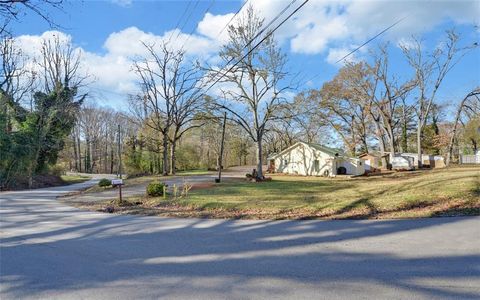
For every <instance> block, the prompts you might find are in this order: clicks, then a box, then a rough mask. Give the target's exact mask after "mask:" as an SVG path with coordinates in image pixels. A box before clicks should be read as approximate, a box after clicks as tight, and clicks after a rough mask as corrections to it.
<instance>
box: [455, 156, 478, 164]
mask: <svg viewBox="0 0 480 300" xmlns="http://www.w3.org/2000/svg"><path fill="white" fill-rule="evenodd" d="M460 163H461V164H480V155H460Z"/></svg>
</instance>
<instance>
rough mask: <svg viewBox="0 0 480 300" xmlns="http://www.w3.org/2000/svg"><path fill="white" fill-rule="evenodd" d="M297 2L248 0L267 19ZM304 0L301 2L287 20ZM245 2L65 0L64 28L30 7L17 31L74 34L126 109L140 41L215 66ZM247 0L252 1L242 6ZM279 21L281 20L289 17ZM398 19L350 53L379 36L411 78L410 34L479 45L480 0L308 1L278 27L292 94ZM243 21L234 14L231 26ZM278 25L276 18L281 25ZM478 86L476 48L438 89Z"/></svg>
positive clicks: (99, 79)
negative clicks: (404, 49) (452, 36)
mask: <svg viewBox="0 0 480 300" xmlns="http://www.w3.org/2000/svg"><path fill="white" fill-rule="evenodd" d="M292 1H294V0H249V2H248V3H247V4H249V5H250V4H251V5H253V6H254V8H256V9H257V11H258V12H259V13H260V15H261V16H262V17H264V18H265V23H268V22H269V21H270V20H272V19H273V18H274V17H275V15H277V13H279V12H280V11H281V10H282V9H283V8H285V7H286V6H287V5H289V4H290V3H292ZM302 2H303V1H301V0H297V1H294V2H293V3H292V4H291V7H290V9H289V10H288V11H287V13H285V14H284V15H283V17H282V18H281V19H283V18H284V17H286V16H287V15H288V13H289V12H292V11H293V10H294V9H295V7H297V6H298V5H300V4H301V3H302ZM243 4H244V0H242V1H234V0H232V1H225V0H224V1H218V0H217V1H215V0H200V1H196V0H193V1H153V0H150V1H146V0H144V1H135V0H103V1H91V0H84V1H75V0H71V1H67V2H66V4H65V5H64V7H63V9H62V10H58V9H55V8H47V13H48V14H49V16H50V18H51V19H52V20H53V21H54V22H55V23H56V24H57V25H58V26H56V27H54V28H52V27H51V26H50V25H49V24H48V23H47V22H45V21H44V20H42V19H41V18H40V17H39V16H37V15H35V14H32V13H27V14H25V15H22V16H21V17H20V20H19V21H18V22H16V23H14V24H13V34H14V35H15V37H16V40H17V42H18V43H19V45H20V46H21V48H22V49H23V51H24V52H25V53H26V54H28V55H31V56H32V57H33V56H35V55H37V54H38V51H39V45H40V43H41V40H42V39H48V38H52V36H59V37H61V38H62V39H66V40H70V41H71V42H72V43H73V45H74V46H75V47H76V48H77V50H78V51H79V52H80V53H81V56H82V64H83V68H84V70H83V71H85V72H88V73H89V74H90V75H91V79H92V80H91V84H90V88H91V92H90V95H91V98H92V100H93V101H96V102H97V103H98V104H100V105H105V106H110V107H112V108H114V109H120V110H126V108H125V106H126V101H125V99H126V95H127V94H128V93H134V92H135V91H136V90H137V84H136V77H135V74H134V73H133V72H132V71H131V59H132V58H133V57H135V56H138V55H142V54H143V53H145V52H144V51H145V50H144V49H143V48H142V44H141V42H147V43H154V42H159V41H161V40H162V39H169V40H171V42H172V44H174V45H177V47H181V46H183V47H184V48H185V50H186V52H187V54H188V55H189V57H191V58H192V59H198V60H200V61H202V62H208V63H211V64H215V62H217V61H218V56H217V54H218V50H219V49H220V48H221V45H222V44H223V43H224V42H225V41H227V39H228V36H227V32H226V30H224V31H223V32H222V29H223V28H224V27H225V25H226V24H227V23H228V22H229V21H230V20H231V19H232V16H233V15H234V13H235V12H236V11H238V9H240V7H242V5H243ZM245 8H246V5H245V6H244V9H245ZM281 19H280V20H281ZM399 20H402V21H400V23H398V24H397V25H396V26H394V27H393V28H391V29H390V30H388V31H387V32H386V33H385V34H383V35H381V36H380V37H379V38H377V39H376V40H374V41H373V42H371V43H369V44H367V45H366V46H365V47H363V48H361V50H359V51H357V52H355V54H354V55H352V56H350V57H349V59H350V60H353V61H358V60H362V59H368V53H369V51H370V50H373V49H375V47H376V46H377V45H378V44H379V43H384V42H389V43H390V45H391V59H390V61H391V62H392V71H394V72H395V75H396V76H397V77H398V78H400V79H407V78H410V77H411V76H412V70H411V69H410V68H409V67H408V65H407V64H406V62H405V59H404V58H403V56H402V53H401V51H400V49H399V47H398V45H400V44H404V45H408V44H409V43H410V41H411V38H412V36H418V37H421V38H422V46H423V47H425V49H426V50H428V51H431V50H433V49H434V48H435V47H436V46H437V45H439V43H441V41H442V39H443V38H444V37H445V31H446V30H448V29H451V28H455V30H456V31H457V32H458V33H460V35H461V37H462V41H461V44H462V45H464V46H469V45H472V44H473V43H474V42H479V40H480V38H479V36H480V29H479V27H478V26H479V25H480V1H474V0H472V1H464V0H450V1H437V0H430V1H427V0H425V1H419V0H404V1H395V0H393V1H387V0H374V1H358V0H339V1H322V0H310V1H309V2H308V3H307V4H306V5H305V6H304V7H303V8H302V9H301V10H299V11H298V13H296V14H295V15H294V17H293V18H292V19H290V20H289V21H287V22H286V23H285V24H283V25H282V26H281V27H280V28H279V29H278V31H276V32H275V38H276V39H277V41H278V43H279V44H280V46H281V48H282V49H283V51H284V52H285V53H286V55H287V58H288V65H287V69H288V70H289V72H290V74H292V76H296V77H295V78H296V80H297V82H298V83H299V85H298V86H299V87H298V89H297V90H295V91H293V93H296V92H299V91H301V90H306V89H310V88H320V87H321V86H322V84H323V83H324V82H326V81H328V80H331V79H332V78H333V76H334V75H335V73H336V72H337V71H338V69H339V68H340V67H341V66H342V62H341V63H336V61H337V60H338V59H340V58H342V57H343V56H344V55H345V54H347V53H349V52H350V51H351V50H353V49H355V48H356V47H358V46H359V45H361V44H363V43H364V42H365V41H367V40H369V39H370V38H371V37H373V36H375V35H376V34H377V33H379V32H381V31H382V30H383V29H385V28H387V27H389V26H390V25H392V24H393V23H395V22H397V21H399ZM234 22H235V19H234V20H233V21H232V23H231V24H233V23H234ZM275 24H278V22H277V23H275ZM479 85H480V49H479V48H478V47H477V48H476V49H475V50H473V51H470V52H468V54H467V55H465V57H464V58H463V59H462V61H461V62H460V63H459V64H458V65H456V66H455V68H454V69H453V70H452V72H451V73H450V74H449V75H448V77H447V79H446V80H445V84H444V85H443V87H442V88H441V90H440V93H439V101H440V102H443V103H446V104H452V103H455V102H456V101H458V100H460V98H461V97H462V96H463V95H465V94H466V93H467V92H468V91H469V90H471V89H473V88H474V87H475V86H479Z"/></svg>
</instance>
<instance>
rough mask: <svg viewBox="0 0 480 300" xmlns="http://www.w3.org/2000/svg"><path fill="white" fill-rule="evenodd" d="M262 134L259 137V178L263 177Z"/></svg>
mask: <svg viewBox="0 0 480 300" xmlns="http://www.w3.org/2000/svg"><path fill="white" fill-rule="evenodd" d="M262 138H263V136H262V135H260V134H259V135H258V138H257V178H261V179H263V157H262V156H263V153H262Z"/></svg>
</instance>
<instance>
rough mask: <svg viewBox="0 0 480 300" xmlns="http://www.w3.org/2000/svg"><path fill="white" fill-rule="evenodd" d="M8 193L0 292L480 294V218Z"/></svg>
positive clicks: (1, 231)
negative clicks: (71, 202) (246, 212)
mask: <svg viewBox="0 0 480 300" xmlns="http://www.w3.org/2000/svg"><path fill="white" fill-rule="evenodd" d="M91 183H92V182H88V183H83V184H79V185H76V186H69V187H57V188H49V189H41V190H33V191H20V192H7V193H0V199H1V200H0V222H1V224H0V225H1V228H0V237H1V248H0V274H1V281H0V284H1V286H0V293H1V294H0V298H1V299H17V298H46V299H54V298H61V299H68V298H75V299H78V298H84V299H85V298H88V299H139V298H147V299H158V298H168V299H178V298H183V299H217V298H218V299H251V298H264V299H273V298H275V299H277V298H285V299H305V298H308V299H332V298H341V299H342V298H343V299H373V298H383V299H385V298H389V299H442V298H451V299H460V298H462V299H466V298H477V299H478V298H479V297H480V242H479V237H480V218H479V217H470V218H435V219H421V220H396V221H385V220H382V221H355V220H351V221H227V220H201V219H166V218H159V217H135V216H119V215H109V214H101V213H94V212H86V211H80V210H77V209H75V208H72V207H69V206H65V205H63V204H60V203H58V202H57V201H56V200H55V197H56V196H58V195H61V194H63V193H66V192H69V191H71V190H72V189H75V188H79V187H81V186H85V185H87V184H91Z"/></svg>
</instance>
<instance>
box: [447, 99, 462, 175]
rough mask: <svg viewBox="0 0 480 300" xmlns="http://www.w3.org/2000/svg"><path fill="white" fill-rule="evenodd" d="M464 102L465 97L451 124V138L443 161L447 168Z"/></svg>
mask: <svg viewBox="0 0 480 300" xmlns="http://www.w3.org/2000/svg"><path fill="white" fill-rule="evenodd" d="M466 100H467V97H465V98H464V99H463V101H462V102H461V103H460V105H459V106H458V109H457V113H456V115H455V121H454V122H453V129H452V136H451V137H450V141H449V143H448V151H447V159H446V161H445V165H446V166H447V167H448V166H449V165H450V161H451V159H452V154H453V144H454V142H455V136H456V134H457V124H458V121H459V120H460V114H461V113H462V108H463V105H464V104H465V101H466Z"/></svg>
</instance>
